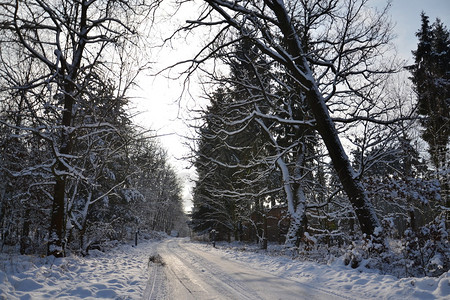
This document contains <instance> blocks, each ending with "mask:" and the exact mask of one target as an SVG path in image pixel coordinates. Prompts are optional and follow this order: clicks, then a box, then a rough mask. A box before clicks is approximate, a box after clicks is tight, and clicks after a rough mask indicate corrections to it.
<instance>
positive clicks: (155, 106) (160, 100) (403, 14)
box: [137, 0, 450, 208]
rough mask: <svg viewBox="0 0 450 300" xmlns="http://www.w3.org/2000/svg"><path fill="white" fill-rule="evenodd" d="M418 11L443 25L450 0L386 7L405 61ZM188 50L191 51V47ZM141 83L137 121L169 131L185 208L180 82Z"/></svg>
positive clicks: (377, 1)
mask: <svg viewBox="0 0 450 300" xmlns="http://www.w3.org/2000/svg"><path fill="white" fill-rule="evenodd" d="M369 3H371V4H372V5H374V6H380V7H381V6H382V5H383V4H385V3H386V1H385V0H373V1H371V2H369ZM422 11H424V12H425V13H426V14H427V15H428V16H429V17H430V21H431V23H433V22H434V20H435V19H436V17H439V18H440V19H441V20H442V22H443V23H444V24H445V25H446V26H447V27H449V26H450V0H393V1H392V5H391V8H390V13H391V15H392V21H393V22H394V24H395V29H394V32H395V34H396V35H397V38H396V39H395V40H394V43H395V44H396V46H397V49H398V52H399V55H400V56H401V57H402V58H403V59H406V60H407V61H408V62H409V63H411V62H412V55H411V50H414V49H415V48H416V46H417V38H416V36H415V33H416V32H417V31H418V29H419V27H420V13H421V12H422ZM186 14H189V12H186ZM184 18H185V16H179V17H176V18H172V19H171V21H170V24H171V25H173V26H175V25H176V24H177V22H178V24H180V23H179V22H182V21H184ZM193 18H195V13H193V14H191V17H190V19H193ZM163 26H167V25H163ZM194 44H195V43H192V44H190V43H185V44H182V45H174V47H177V48H175V49H173V50H172V51H167V52H162V53H159V57H158V60H159V61H161V60H162V61H163V62H164V61H171V60H172V61H173V59H174V58H176V59H182V58H187V57H188V56H189V49H190V48H191V47H192V46H194ZM188 45H189V46H188ZM190 52H191V53H193V52H194V50H191V51H190ZM141 86H142V90H141V91H139V93H138V96H139V98H140V100H139V101H138V102H137V106H138V107H137V109H138V110H139V111H142V112H143V113H142V114H141V115H140V116H139V117H138V118H137V121H138V122H139V123H140V124H142V125H143V126H145V127H150V128H152V129H154V130H157V132H158V134H162V135H165V134H170V135H167V136H163V137H161V138H160V141H161V144H162V146H163V147H164V148H166V149H167V150H168V153H169V156H170V160H171V162H172V164H173V165H174V167H175V169H176V170H177V171H178V173H179V174H180V177H181V178H182V179H183V180H184V181H185V184H186V189H185V192H184V195H183V197H184V198H185V207H187V208H189V207H190V206H191V202H190V201H189V199H190V191H191V184H189V180H187V178H188V177H192V174H193V170H186V168H187V167H188V166H189V164H188V163H186V162H183V161H182V160H180V158H182V157H183V156H185V155H186V154H187V152H188V149H187V148H186V147H184V146H183V143H184V140H183V137H181V136H183V135H186V134H187V132H188V129H187V127H186V125H185V123H184V121H183V120H182V119H183V118H186V117H187V116H186V115H185V114H186V113H184V112H183V111H180V110H179V106H178V104H177V101H176V100H177V98H178V96H179V95H180V93H181V87H182V83H181V82H176V81H167V80H166V79H164V78H157V79H150V78H148V77H145V78H142V79H141ZM194 93H195V90H194ZM193 105H194V103H193V100H185V101H183V102H182V103H181V107H182V108H184V107H186V106H190V107H192V106H193ZM179 135H181V136H179Z"/></svg>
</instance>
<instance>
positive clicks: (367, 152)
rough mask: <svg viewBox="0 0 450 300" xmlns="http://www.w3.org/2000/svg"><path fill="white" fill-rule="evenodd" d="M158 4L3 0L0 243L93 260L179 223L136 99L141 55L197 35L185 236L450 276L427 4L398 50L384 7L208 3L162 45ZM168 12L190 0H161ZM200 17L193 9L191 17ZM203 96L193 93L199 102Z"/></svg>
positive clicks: (353, 1) (443, 66) (444, 143)
mask: <svg viewBox="0 0 450 300" xmlns="http://www.w3.org/2000/svg"><path fill="white" fill-rule="evenodd" d="M164 3H165V2H164V1H147V0H130V1H120V0H102V1H95V0H52V1H42V0H25V1H12V2H11V3H9V2H8V3H1V4H0V64H1V67H0V108H1V109H0V135H1V139H0V145H1V146H0V177H1V179H0V233H1V239H0V246H1V249H0V250H2V251H7V250H8V251H9V249H17V251H20V253H22V254H28V253H39V254H44V255H54V256H57V257H61V256H65V255H67V254H68V253H81V254H83V255H85V254H87V252H88V250H89V248H90V247H95V246H96V245H97V244H99V243H102V242H105V241H111V240H116V241H122V240H126V239H130V238H131V237H133V236H134V234H137V232H140V233H142V234H143V233H144V232H147V233H150V232H153V231H165V232H167V233H169V232H170V231H171V230H172V229H174V228H176V226H181V225H180V224H185V223H186V221H187V219H186V218H187V217H186V216H185V215H184V212H183V207H182V199H181V189H182V187H181V184H180V181H179V179H178V177H177V174H176V172H175V171H174V169H173V167H172V166H171V165H170V164H169V162H168V156H167V153H166V151H165V150H164V149H163V147H162V146H161V145H160V144H159V143H158V139H157V136H156V135H155V134H154V133H153V132H152V131H151V130H149V129H145V128H140V127H139V126H137V124H135V123H134V119H133V118H134V115H133V109H132V107H131V99H130V93H131V91H132V89H133V88H135V86H136V78H137V76H138V74H140V73H141V72H144V71H146V70H149V69H151V68H152V62H151V61H149V60H148V53H147V52H148V51H151V50H153V49H158V48H160V47H165V46H170V44H171V43H174V42H176V41H177V39H176V37H180V36H187V35H189V34H190V33H194V32H198V31H200V32H202V35H203V36H204V37H203V40H202V42H203V44H202V47H201V48H200V49H199V50H198V52H197V53H196V54H194V55H193V57H192V58H191V59H188V60H184V61H179V62H177V63H176V64H175V65H171V66H167V67H166V68H165V69H164V70H162V71H158V72H157V73H158V74H164V73H165V72H166V71H167V72H169V73H170V72H171V71H173V70H175V69H176V70H177V71H178V72H179V70H180V69H181V70H182V71H181V72H180V73H179V74H178V75H176V76H174V77H175V79H176V80H178V81H180V82H182V83H183V84H185V85H186V90H188V87H187V85H189V84H191V85H192V84H193V83H192V82H191V81H190V79H191V78H193V77H198V78H201V82H200V85H201V89H202V90H203V91H204V93H203V97H204V98H205V99H206V100H207V102H208V105H206V106H205V107H198V108H194V109H193V111H192V116H194V117H193V119H192V120H189V122H190V124H191V128H192V130H193V131H194V132H195V137H194V138H193V139H192V140H191V141H190V145H191V148H192V153H191V155H190V157H189V158H188V159H189V160H190V162H191V163H192V165H193V166H194V167H195V169H196V172H197V179H196V181H195V187H194V189H193V191H192V193H193V203H194V207H193V212H192V215H191V216H190V218H191V219H190V221H189V226H190V228H191V230H192V231H193V232H194V234H195V235H196V237H197V238H202V237H204V238H208V237H209V233H210V232H211V230H213V229H214V230H216V231H217V232H218V236H217V238H218V239H222V240H228V241H232V240H236V241H245V242H257V243H259V244H260V245H261V247H262V248H266V247H267V244H268V243H279V244H283V245H284V249H285V251H290V253H301V254H302V255H305V256H308V253H312V252H314V253H329V252H333V253H334V254H337V255H344V256H346V262H347V264H349V265H351V266H352V267H357V266H358V265H359V264H360V263H361V262H362V261H363V260H364V261H367V260H368V261H370V264H371V265H370V267H371V268H380V269H386V268H387V267H386V266H391V267H392V268H397V269H402V270H403V271H402V272H404V274H403V275H426V276H439V275H440V274H443V273H445V272H447V271H448V270H449V269H450V251H449V248H450V247H449V242H448V233H449V229H448V228H449V225H450V224H449V222H450V215H449V214H450V212H449V210H450V195H449V192H450V187H449V185H450V181H449V179H450V178H449V177H450V175H449V174H450V172H449V167H450V166H449V160H448V156H449V150H448V146H449V135H450V121H449V117H450V116H449V114H450V112H449V111H450V110H449V106H450V101H449V99H450V32H449V30H448V29H447V27H446V26H445V24H443V23H442V21H441V20H439V19H436V20H430V19H429V17H428V16H427V15H426V14H425V13H422V15H421V16H417V18H421V26H420V28H417V31H416V32H417V33H416V37H417V48H415V49H411V51H412V54H413V57H414V62H413V63H412V64H405V63H404V62H402V61H401V60H399V59H397V58H396V54H395V45H394V44H393V40H394V36H393V22H392V20H391V19H390V15H389V6H390V4H389V2H387V4H386V5H385V6H384V7H381V8H375V7H374V6H373V5H372V4H371V1H367V0H344V1H338V0H298V1H290V0H286V1H282V0H262V1H254V0H245V1H244V0H242V1H228V0H204V1H201V4H200V6H199V9H198V10H197V11H196V12H194V15H193V16H191V19H189V20H188V21H186V22H184V23H183V24H179V27H178V29H176V30H175V32H171V33H167V35H168V37H167V38H165V39H164V40H163V42H162V43H161V44H158V42H157V41H155V40H154V39H156V37H155V35H154V34H153V32H152V26H153V25H154V24H153V22H156V21H155V20H156V17H155V16H156V15H157V14H158V13H159V11H160V10H161V7H162V6H163V4H164ZM175 5H176V6H177V7H182V6H189V5H192V3H191V1H180V2H175ZM195 13H197V15H195ZM198 100H200V99H198Z"/></svg>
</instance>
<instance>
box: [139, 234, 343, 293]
mask: <svg viewBox="0 0 450 300" xmlns="http://www.w3.org/2000/svg"><path fill="white" fill-rule="evenodd" d="M149 270H150V276H149V281H148V283H147V287H146V289H145V292H144V299H174V300H178V299H183V300H188V299H195V300H204V299H239V300H241V299H242V300H245V299H270V300H274V299H283V300H286V299H308V300H315V299H320V300H322V299H327V300H328V299H351V298H349V297H348V296H345V295H340V294H338V293H335V292H333V291H330V290H326V289H323V288H321V287H316V286H311V285H306V284H304V283H301V282H297V281H295V280H290V279H286V278H282V277H279V276H276V275H273V274H270V273H268V272H264V271H261V270H256V269H253V268H251V267H249V266H247V265H246V264H244V263H239V262H237V261H230V260H228V259H226V258H224V257H221V256H220V255H215V254H212V253H210V252H205V251H202V250H201V247H198V246H196V245H195V244H192V243H190V242H189V241H188V240H185V239H169V240H165V241H163V242H161V243H160V244H159V245H158V246H157V247H156V249H155V253H152V254H150V261H149Z"/></svg>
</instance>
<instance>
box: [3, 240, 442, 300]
mask: <svg viewBox="0 0 450 300" xmlns="http://www.w3.org/2000/svg"><path fill="white" fill-rule="evenodd" d="M182 243H185V246H181V247H180V249H183V248H184V249H185V250H186V251H190V252H191V253H194V254H195V255H196V257H197V259H198V258H199V257H200V258H201V256H204V258H205V260H208V261H210V262H211V261H212V263H213V262H215V263H219V262H222V264H227V262H230V264H231V263H236V262H238V263H239V264H241V265H242V266H243V267H244V266H245V268H246V270H247V271H246V272H250V271H248V270H254V275H258V272H261V274H262V272H264V274H271V275H274V276H277V277H278V278H281V279H286V280H290V281H291V282H292V283H293V284H296V283H298V284H299V285H303V286H304V287H305V286H306V287H310V288H311V289H312V290H319V291H320V290H322V291H325V292H327V291H328V292H329V291H332V292H334V293H336V294H337V295H340V296H343V297H344V298H350V299H450V275H449V273H448V272H447V273H445V274H444V275H442V276H440V277H438V278H429V277H424V278H403V279H397V278H395V277H393V276H390V275H382V274H380V273H379V272H375V271H370V270H362V269H360V270H358V269H351V268H349V267H347V266H345V265H344V264H343V262H342V261H341V260H340V259H335V260H333V261H330V263H329V264H327V265H319V264H317V263H313V262H303V261H298V260H292V259H290V258H288V257H284V256H272V255H269V256H268V255H266V254H264V252H262V251H261V252H254V251H244V249H242V247H241V248H239V247H230V246H228V245H227V244H226V243H224V244H219V245H218V247H217V248H213V247H212V246H211V245H207V244H201V243H190V242H188V241H186V240H180V242H179V243H178V244H180V245H182ZM174 244H175V243H174ZM158 248H161V242H160V241H145V242H144V241H143V242H141V243H140V244H139V245H138V246H137V247H131V246H130V245H122V246H119V247H117V248H115V249H114V250H111V251H109V252H107V253H102V252H99V251H91V255H90V256H88V257H76V256H71V257H67V258H58V259H54V258H40V257H35V256H20V255H8V254H0V299H102V298H103V299H141V298H142V296H143V295H144V291H145V289H146V287H147V290H148V285H151V284H152V282H154V281H152V280H151V279H152V278H149V274H155V273H154V272H152V270H151V268H152V265H154V264H152V263H150V264H149V257H150V256H151V255H154V254H155V251H158ZM178 251H180V250H178ZM166 252H167V251H166ZM179 255H180V254H179ZM186 257H188V255H186ZM212 263H210V264H208V263H206V264H204V263H202V265H201V266H202V268H208V266H212V265H213V264H212ZM191 266H195V264H194V262H191ZM166 267H167V266H166ZM206 271H208V270H205V269H203V270H199V272H206ZM215 272H216V271H215ZM165 274H166V275H167V274H169V275H170V274H171V273H170V272H165ZM230 276H231V275H230ZM149 279H150V280H149ZM170 279H171V278H169V280H170ZM240 286H241V287H242V285H240ZM169 287H170V285H169ZM160 293H163V294H159V295H158V297H157V298H159V299H170V296H169V295H171V294H170V292H167V290H165V289H161V290H160ZM256 299H260V298H256Z"/></svg>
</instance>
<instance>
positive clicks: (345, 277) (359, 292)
mask: <svg viewBox="0 0 450 300" xmlns="http://www.w3.org/2000/svg"><path fill="white" fill-rule="evenodd" d="M197 247H199V248H200V249H201V250H202V251H209V252H215V254H217V255H221V256H223V257H225V258H227V259H231V260H236V261H240V262H244V263H246V264H248V265H250V266H251V267H253V268H255V269H260V270H263V271H266V272H270V273H272V274H277V275H278V276H281V277H284V278H288V279H291V280H295V281H298V282H301V283H303V284H307V285H311V286H314V287H321V288H324V289H326V290H331V291H335V292H337V293H339V292H341V294H344V295H348V296H349V297H351V298H353V299H420V300H426V299H450V272H447V273H445V274H443V275H441V276H440V277H437V278H435V277H423V278H415V277H411V278H402V279H398V278H397V277H395V276H391V275H383V274H380V272H379V271H377V270H370V269H365V268H359V269H352V268H351V267H349V266H346V265H345V264H344V262H343V260H342V259H335V258H332V257H330V259H329V262H328V264H318V263H316V262H308V261H299V260H293V259H292V258H290V257H287V256H274V252H271V254H270V255H268V254H267V253H268V252H265V251H262V250H255V249H251V248H249V247H248V246H244V247H243V246H242V245H229V244H226V243H223V244H222V243H221V244H219V245H218V246H217V248H213V247H211V246H210V245H205V244H199V243H198V244H197Z"/></svg>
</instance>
